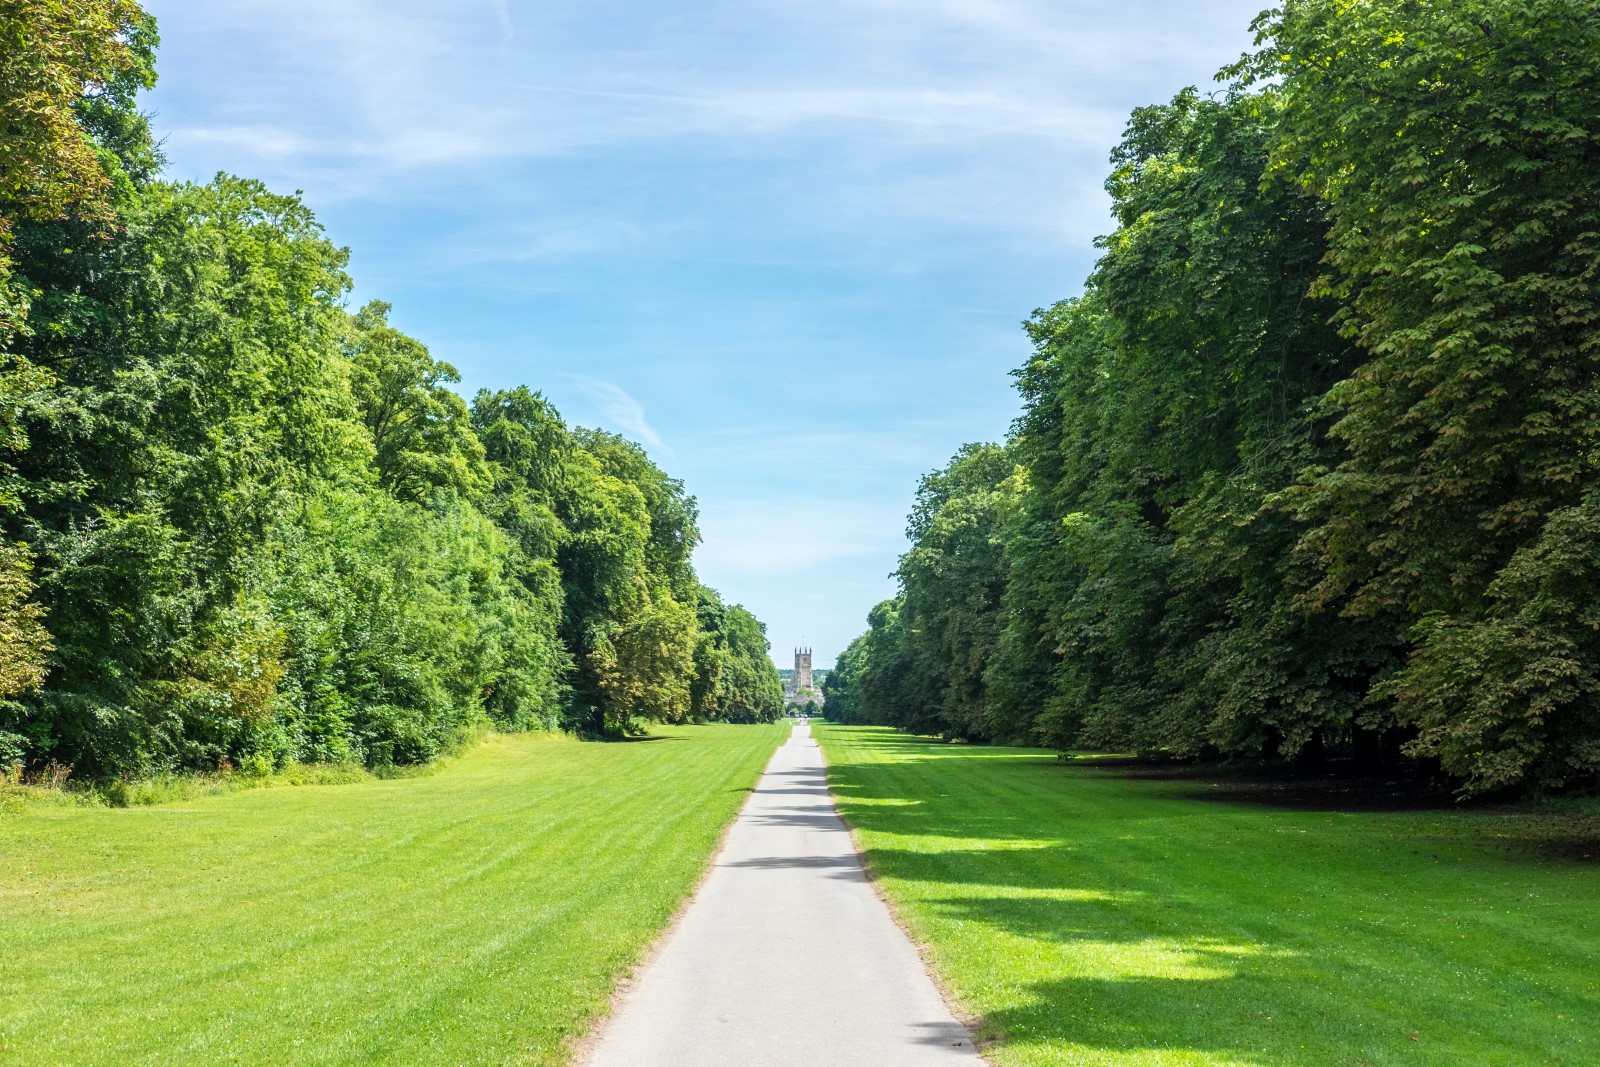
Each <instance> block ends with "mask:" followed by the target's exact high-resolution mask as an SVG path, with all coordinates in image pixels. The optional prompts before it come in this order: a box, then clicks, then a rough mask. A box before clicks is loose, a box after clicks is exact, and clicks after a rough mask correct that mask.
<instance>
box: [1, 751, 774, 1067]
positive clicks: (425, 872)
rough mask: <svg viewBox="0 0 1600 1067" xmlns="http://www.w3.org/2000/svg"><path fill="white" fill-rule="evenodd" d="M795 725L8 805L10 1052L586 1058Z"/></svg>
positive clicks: (4, 890)
mask: <svg viewBox="0 0 1600 1067" xmlns="http://www.w3.org/2000/svg"><path fill="white" fill-rule="evenodd" d="M787 729H788V727H787V725H786V724H780V725H774V726H702V727H682V728H671V729H664V730H661V731H660V736H659V738H658V739H652V740H649V741H642V742H633V743H618V744H582V743H579V742H577V741H572V740H567V739H559V738H551V737H492V738H490V739H489V740H487V741H485V742H484V743H482V744H481V745H478V746H476V747H474V748H471V749H469V750H467V751H466V752H464V753H462V754H461V755H460V756H458V757H457V758H455V759H452V760H451V761H450V762H449V763H448V764H447V765H446V766H445V767H443V768H442V769H441V770H439V771H438V773H436V774H432V775H430V776H427V777H422V778H412V779H397V780H392V781H379V780H368V781H364V782H360V783H357V784H350V785H304V786H298V787H295V788H277V789H259V790H252V791H248V792H237V793H233V794H231V795H224V796H216V797H205V798H201V799H197V800H193V801H190V802H185V803H180V804H168V805H161V806H155V807H133V808H123V809H110V808H92V807H82V806H49V805H29V806H27V807H24V808H23V809H21V810H17V811H13V812H11V813H9V814H0V946H3V950H0V1065H6V1067H10V1065H14V1064H15V1065H23V1064H70V1065H73V1067H92V1065H97V1064H119V1065H133V1064H150V1065H155V1064H162V1065H169V1064H208V1065H209V1064H233V1063H244V1064H274V1065H280V1064H407V1065H413V1064H557V1063H563V1062H565V1061H566V1060H567V1058H568V1045H569V1044H570V1041H571V1039H572V1038H574V1037H575V1036H577V1035H579V1034H581V1033H582V1032H583V1030H584V1028H585V1026H586V1024H587V1023H588V1022H590V1021H591V1020H592V1019H593V1018H594V1016H595V1015H596V1013H597V1012H599V1011H601V1010H603V1009H604V1007H605V1006H606V1004H607V1000H608V997H609V995H610V993H611V991H612V988H613V985H614V982H615V980H616V979H617V977H618V975H619V974H620V972H622V971H623V970H624V969H625V968H626V967H627V966H628V964H629V963H631V962H632V961H634V960H635V959H636V958H638V956H639V955H640V953H641V952H642V951H643V950H644V949H645V948H646V947H647V946H648V944H649V943H650V941H651V940H652V939H653V938H654V937H655V935H656V934H657V933H659V931H660V930H661V929H662V928H663V926H664V925H665V924H666V922H667V920H668V919H669V918H670V917H671V916H672V914H673V912H674V910H675V909H676V908H677V907H678V905H679V904H680V903H681V901H682V900H683V898H684V896H685V895H686V894H687V893H688V892H689V891H690V890H691V889H692V888H693V886H694V884H695V882H696V880H697V878H698V876H699V875H700V873H701V871H702V870H703V869H704V866H705V863H706V860H707V857H708V855H709V852H710V850H711V848H712V847H713V845H714V844H715V843H716V841H717V839H718V837H719V835H720V833H721V831H722V829H723V828H724V826H726V825H727V823H728V821H729V820H730V819H731V818H732V816H733V815H734V813H735V812H736V811H737V810H738V807H739V805H740V804H741V803H742V802H743V800H744V798H745V795H746V793H747V791H748V789H749V787H750V786H752V785H753V784H754V783H755V780H756V776H757V775H758V774H759V772H760V770H761V768H762V767H763V765H764V764H765V763H766V761H767V759H768V758H769V757H770V755H771V753H772V750H773V748H774V747H775V746H776V745H777V743H778V742H779V741H781V740H782V739H783V737H785V736H786V735H787Z"/></svg>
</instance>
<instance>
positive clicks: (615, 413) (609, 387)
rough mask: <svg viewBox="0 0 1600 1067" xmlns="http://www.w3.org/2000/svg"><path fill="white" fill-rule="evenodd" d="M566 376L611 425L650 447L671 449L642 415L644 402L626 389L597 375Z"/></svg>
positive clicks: (669, 450) (668, 450)
mask: <svg viewBox="0 0 1600 1067" xmlns="http://www.w3.org/2000/svg"><path fill="white" fill-rule="evenodd" d="M568 377H570V378H571V379H572V383H573V384H574V385H576V386H577V387H578V391H579V392H581V393H583V395H584V396H586V397H588V398H589V400H590V401H591V402H593V403H594V405H595V407H596V408H598V409H599V412H600V415H601V417H603V418H604V419H605V420H606V421H607V422H609V423H610V424H611V425H612V426H615V427H616V428H617V429H619V430H621V431H622V432H623V433H624V434H626V435H628V436H629V437H632V438H633V439H634V440H636V441H639V442H641V443H643V444H647V445H649V446H650V447H651V448H656V449H660V450H661V451H663V452H667V453H671V451H672V449H671V448H669V447H668V446H667V443H666V442H665V441H663V440H662V439H661V435H660V434H658V433H656V431H655V428H654V427H652V426H651V425H650V423H649V420H647V419H646V418H645V414H644V405H643V404H641V403H639V401H637V400H635V399H634V398H633V397H632V396H631V395H629V393H628V392H627V390H625V389H623V388H622V387H621V386H620V385H617V384H615V383H614V382H607V381H602V380H600V379H599V378H587V377H584V376H583V375H579V374H572V375H568Z"/></svg>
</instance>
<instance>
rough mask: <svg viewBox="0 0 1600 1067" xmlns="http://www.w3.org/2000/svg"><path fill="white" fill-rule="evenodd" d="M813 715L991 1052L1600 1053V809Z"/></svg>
mask: <svg viewBox="0 0 1600 1067" xmlns="http://www.w3.org/2000/svg"><path fill="white" fill-rule="evenodd" d="M816 732H817V733H818V735H819V737H820V739H821V741H822V745H823V748H824V750H825V752H826V755H827V757H828V761H829V763H830V770H829V777H830V780H831V782H832V784H833V788H834V791H835V795H836V796H837V798H838V801H839V806H840V808H841V810H842V811H843V813H844V815H845V818H846V820H847V821H848V822H849V823H850V824H851V826H852V827H853V828H854V829H855V831H856V833H857V835H858V837H859V839H860V841H861V844H862V845H863V847H864V849H865V850H866V854H867V861H868V864H869V866H870V868H871V869H872V871H873V873H874V874H875V876H876V877H877V878H878V879H879V880H880V882H881V884H882V886H883V888H884V890H885V891H886V892H887V894H888V895H889V897H890V899H891V900H893V901H894V903H895V904H896V906H897V907H898V909H899V910H900V913H901V915H902V917H903V918H904V920H905V921H906V923H907V924H908V925H909V926H910V928H911V930H912V932H913V934H914V935H915V936H916V937H918V938H919V939H920V940H921V941H922V942H923V943H924V944H925V946H926V950H927V952H928V953H929V955H930V958H931V960H932V962H933V964H934V966H935V969H936V970H937V971H938V972H939V973H940V975H941V976H942V977H943V978H944V980H945V981H946V982H947V984H948V986H949V987H950V988H951V990H952V991H953V992H954V994H955V996H956V998H957V999H958V1001H959V1002H960V1003H961V1004H962V1005H963V1006H964V1007H965V1008H967V1009H968V1010H970V1011H972V1012H973V1013H974V1014H976V1015H978V1016H980V1017H981V1018H982V1019H983V1024H982V1028H981V1031H980V1037H981V1038H984V1039H988V1040H990V1041H992V1044H990V1045H989V1046H988V1049H987V1052H988V1055H989V1056H990V1058H991V1059H992V1061H993V1062H995V1063H997V1064H1006V1065H1027V1067H1035V1065H1042V1064H1082V1065H1090V1064H1115V1065H1119V1067H1122V1065H1132V1064H1140V1065H1146V1064H1160V1065H1176V1064H1206V1065H1223V1064H1229V1065H1233V1064H1240V1065H1244V1064H1250V1065H1262V1064H1307V1065H1316V1067H1330V1065H1345V1064H1348V1065H1366V1064H1382V1065H1388V1064H1407V1065H1412V1064H1437V1065H1440V1067H1463V1065H1469V1064H1470V1065H1473V1067H1494V1065H1504V1067H1527V1065H1532V1064H1554V1063H1567V1064H1592V1063H1597V1062H1600V847H1593V846H1594V845H1595V844H1596V843H1597V841H1596V837H1597V836H1600V835H1597V831H1600V817H1597V814H1600V812H1597V808H1596V807H1595V806H1594V805H1592V804H1578V805H1568V806H1566V807H1563V808H1554V809H1534V810H1527V809H1524V810H1518V809H1510V808H1499V809H1496V808H1477V809H1472V810H1465V811H1450V810H1446V811H1429V812H1416V811H1411V812H1397V811H1387V812H1372V811H1368V812H1339V811H1330V810H1308V809H1306V808H1305V807H1303V806H1302V808H1301V809H1300V810H1295V809H1294V808H1284V807H1269V806H1263V805H1260V804H1253V803H1246V802H1227V801H1223V800H1218V799H1214V798H1208V797H1207V796H1206V795H1205V794H1206V793H1207V792H1210V791H1211V790H1212V789H1213V788H1214V787H1213V786H1212V785H1211V784H1210V783H1208V782H1207V781H1205V780H1204V779H1200V780H1194V781H1181V782H1173V781H1152V780H1139V779H1138V778H1136V777H1134V776H1130V775H1128V774H1126V773H1123V772H1120V771H1116V770H1113V769H1107V768H1096V767H1086V766H1074V765H1073V764H1072V763H1061V762H1059V761H1057V760H1056V759H1055V758H1054V756H1053V755H1052V754H1051V753H1048V752H1041V751H1039V750H1031V749H1005V748H984V747H976V746H963V745H941V744H938V743H935V742H932V741H929V740H926V739H920V738H912V737H907V736H905V735H903V734H899V733H896V732H893V731H889V730H884V729H876V728H869V727H844V726H835V725H824V726H818V727H816ZM1563 848H1564V849H1566V850H1569V851H1570V853H1571V855H1570V858H1562V855H1561V851H1562V849H1563ZM1585 850H1587V851H1589V853H1590V855H1589V858H1588V860H1584V859H1583V858H1582V852H1583V851H1585Z"/></svg>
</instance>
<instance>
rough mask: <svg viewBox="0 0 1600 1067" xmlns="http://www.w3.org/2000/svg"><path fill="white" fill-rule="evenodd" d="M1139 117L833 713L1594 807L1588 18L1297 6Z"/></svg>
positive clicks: (934, 498) (1301, 1)
mask: <svg viewBox="0 0 1600 1067" xmlns="http://www.w3.org/2000/svg"><path fill="white" fill-rule="evenodd" d="M1254 29H1255V31H1256V34H1257V38H1256V46H1257V47H1256V49H1255V51H1254V52H1253V53H1251V54H1248V55H1246V56H1245V57H1244V58H1243V59H1241V60H1240V61H1239V62H1238V63H1236V64H1234V65H1233V66H1231V67H1229V68H1227V69H1226V70H1225V71H1224V72H1223V73H1222V74H1221V75H1219V81H1220V82H1221V83H1222V85H1221V88H1219V90H1218V91H1216V92H1213V93H1211V94H1208V95H1202V94H1200V93H1198V92H1196V91H1194V90H1188V91H1185V92H1183V93H1181V94H1179V95H1178V96H1177V97H1176V98H1175V99H1173V100H1172V101H1171V102H1170V103H1167V104H1163V105H1159V106H1152V107H1146V108H1141V109H1138V110H1136V111H1135V112H1134V113H1133V115H1132V117H1131V119H1130V120H1129V122H1128V125H1127V129H1126V132H1125V135H1124V137H1123V139H1122V141H1121V143H1120V144H1119V145H1118V146H1117V148H1116V149H1115V151H1114V152H1113V154H1112V158H1111V162H1112V167H1113V169H1112V172H1111V175H1110V178H1109V179H1108V181H1107V184H1106V188H1107V189H1108V191H1109V192H1110V194H1111V198H1112V202H1113V206H1114V218H1115V223H1116V225H1115V228H1114V230H1113V232H1112V233H1111V234H1110V235H1109V236H1108V237H1105V238H1103V239H1101V241H1100V242H1099V247H1100V249H1101V250H1102V253H1103V254H1102V256H1101V258H1100V260H1099V262H1098V264H1097V266H1096V268H1095V270H1094V272H1093V274H1092V276H1091V277H1090V278H1089V279H1088V282H1087V284H1086V286H1085V288H1084V291H1083V294H1082V295H1081V296H1078V297H1076V298H1074V299H1070V300H1066V301H1063V302H1061V303H1059V304H1057V305H1055V306H1054V307H1051V308H1049V309H1046V310H1042V311H1039V312H1036V313H1035V314H1034V316H1033V318H1032V319H1031V320H1030V321H1029V322H1028V324H1027V330H1028V333H1029V336H1030V337H1031V339H1032V342H1033V346H1034V352H1033V355H1032V356H1031V357H1030V358H1029V359H1028V361H1027V362H1026V364H1025V365H1024V366H1023V367H1021V368H1020V369H1019V370H1018V371H1017V372H1016V375H1015V376H1016V381H1017V386H1018V388H1019V390H1020V392H1021V395H1022V398H1023V401H1024V412H1023V414H1022V416H1021V417H1020V418H1019V419H1018V420H1017V422H1016V424H1015V425H1014V428H1013V431H1012V433H1011V435H1010V436H1009V438H1008V439H1007V440H1006V441H1005V442H1004V443H1003V444H998V445H995V444H982V445H969V446H967V447H966V448H963V449H962V450H961V451H960V452H959V453H958V454H957V455H956V456H955V457H954V458H953V459H952V460H951V462H950V463H949V465H948V466H946V467H945V468H944V469H942V470H940V471H937V472H935V473H933V474H930V475H928V476H927V477H925V478H924V479H923V480H922V482H921V484H920V486H919V488H918V492H917V496H916V505H915V508H914V510H913V512H912V514H911V516H910V520H909V529H908V533H909V536H910V539H911V542H912V547H911V548H910V550H909V551H908V552H906V554H905V555H904V556H903V557H902V558H901V560H900V565H899V570H898V579H899V587H900V594H899V595H898V596H897V597H896V598H894V599H893V600H890V601H887V602H885V603H883V604H880V605H878V606H877V607H876V608H874V609H873V611H872V613H871V615H870V617H869V625H870V629H869V631H868V632H867V633H866V634H864V635H863V636H862V637H860V638H858V639H857V640H856V641H855V642H854V643H853V644H852V645H851V646H850V648H849V650H848V651H846V652H845V653H844V655H843V656H842V657H841V658H840V661H839V663H838V666H837V668H836V670H835V671H834V673H833V675H832V676H831V677H830V679H829V688H828V691H827V697H828V704H827V707H828V710H829V714H830V716H833V717H842V718H845V719H847V720H854V721H867V722H881V723H888V724H893V725H897V726H901V727H904V728H906V729H909V730H914V731H918V732H924V733H935V734H939V733H942V734H944V735H946V736H948V737H951V738H964V739H971V740H1017V741H1028V742H1036V743H1042V744H1046V745H1052V746H1057V747H1059V748H1062V749H1069V748H1079V747H1082V748H1094V749H1117V750H1140V751H1146V752H1160V753H1167V754H1171V755H1176V756H1181V757H1243V756H1249V757H1258V756H1265V757H1268V758H1273V759H1284V760H1313V761H1314V760H1318V759H1320V758H1321V757H1322V756H1323V755H1324V754H1325V753H1327V752H1329V751H1332V750H1340V751H1344V752H1348V753H1351V754H1353V755H1355V756H1357V757H1359V758H1360V759H1361V760H1363V761H1365V762H1367V763H1369V764H1371V763H1376V762H1379V761H1383V760H1400V759H1409V760H1414V761H1418V762H1419V763H1421V764H1424V765H1427V766H1431V767H1433V768H1436V769H1438V770H1440V771H1442V772H1443V773H1445V774H1447V775H1449V776H1450V777H1452V778H1453V779H1455V780H1456V781H1457V782H1458V783H1459V786H1460V788H1461V789H1462V790H1463V791H1464V792H1485V791H1492V790H1503V789H1525V790H1526V789H1532V790H1553V789H1565V788H1575V787H1592V786H1593V785H1594V784H1595V783H1596V781H1597V776H1600V471H1597V464H1600V380H1597V371H1600V293H1597V285H1600V195H1597V194H1600V12H1597V10H1596V8H1595V6H1594V5H1593V4H1592V3H1589V2H1587V0H1526V2H1524V3H1519V4H1512V5H1507V4H1503V3H1498V2H1493V0H1359V2H1352V0H1287V2H1286V3H1284V4H1283V5H1282V8H1281V10H1277V11H1271V12H1267V13H1265V14H1263V15H1262V16H1261V17H1260V18H1259V19H1257V21H1256V22H1255V24H1254Z"/></svg>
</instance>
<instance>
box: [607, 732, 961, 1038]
mask: <svg viewBox="0 0 1600 1067" xmlns="http://www.w3.org/2000/svg"><path fill="white" fill-rule="evenodd" d="M980 1062H981V1061H980V1060H979V1058H978V1056H977V1054H976V1053H975V1052H974V1051H973V1048H972V1039H971V1036H970V1035H969V1034H968V1033H967V1030H966V1028H965V1027H963V1026H962V1025H961V1024H960V1023H959V1022H957V1021H956V1020H955V1018H954V1017H953V1016H952V1015H951V1014H950V1010H949V1009H948V1008H946V1007H945V1005H944V1002H943V1001H942V1000H941V999H940V997H939V993H938V990H937V989H935V988H934V985H933V982H932V980H931V979H930V978H929V977H928V975H927V973H926V972H925V971H924V970H923V967H922V961H921V960H920V959H919V958H918V956H917V953H916V950H915V949H914V948H912V946H911V942H910V941H909V940H907V938H906V935H905V934H904V933H903V932H902V931H901V930H900V928H899V927H898V926H896V925H895V923H894V920H893V919H891V918H890V916H889V910H888V908H887V907H885V906H884V904H883V902H882V901H881V900H879V899H878V897H877V894H875V893H874V892H873V890H872V887H871V886H870V885H869V884H868V883H867V878H866V874H865V873H864V872H863V871H862V869H861V862H860V859H859V857H858V856H857V855H856V851H855V848H854V846H853V845H852V844H851V841H850V834H849V833H848V831H846V830H845V827H844V823H842V822H840V820H839V815H838V813H837V812H836V811H835V810H834V807H833V800H832V798H831V797H830V796H829V794H828V783H827V778H826V776H825V774H824V771H823V763H822V752H821V750H820V749H819V748H818V747H817V743H816V741H815V739H813V738H812V737H811V732H810V729H809V726H808V725H807V724H805V723H801V724H798V725H797V726H796V727H795V730H794V734H793V736H791V738H790V739H789V742H788V743H787V744H785V745H783V746H781V747H780V748H779V749H778V751H777V753H776V754H775V755H774V756H773V757H772V762H771V763H770V764H768V766H767V770H766V772H765V773H764V774H763V775H762V776H761V781H760V782H759V783H758V784H757V786H756V789H755V792H754V793H752V794H751V796H750V799H749V801H748V802H747V803H746V804H745V806H744V810H743V811H741V812H740V813H739V818H738V821H737V822H735V823H734V826H733V829H732V830H731V831H730V832H729V834H728V840H727V843H726V844H725V845H724V846H723V849H722V852H721V853H719V854H718V856H717V859H716V862H715V865H714V867H713V869H712V872H711V874H710V876H709V877H708V878H707V879H706V882H705V885H704V886H702V887H701V889H700V892H699V894H698V895H697V896H696V897H695V898H694V900H693V901H691V902H690V904H689V907H688V909H687V911H686V912H685V913H684V915H683V918H682V921H681V922H680V923H679V924H678V926H677V927H676V928H675V929H674V930H673V931H672V932H671V933H670V934H669V935H668V937H667V939H666V942H665V943H664V944H663V945H662V946H661V948H660V950H659V951H658V952H657V954H656V956H655V957H654V959H652V960H651V962H650V963H649V964H648V965H647V966H646V967H645V969H644V972H643V973H642V974H641V975H640V977H639V980H638V981H637V983H635V985H634V987H633V988H632V990H630V992H629V993H628V995H627V996H626V997H625V998H624V999H623V1001H622V1003H621V1004H619V1005H618V1007H617V1009H616V1012H615V1014H614V1015H613V1016H612V1019H611V1022H610V1025H609V1026H608V1027H607V1028H606V1029H605V1031H604V1032H603V1033H602V1035H601V1036H600V1038H599V1041H598V1043H597V1044H596V1046H595V1049H594V1051H593V1054H592V1056H591V1058H590V1059H589V1061H588V1063H589V1067H722V1065H728V1067H734V1065H737V1067H791V1065H793V1067H852V1065H857V1064H859V1065H861V1067H955V1065H958V1064H966V1065H967V1067H976V1065H978V1064H979V1063H980Z"/></svg>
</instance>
